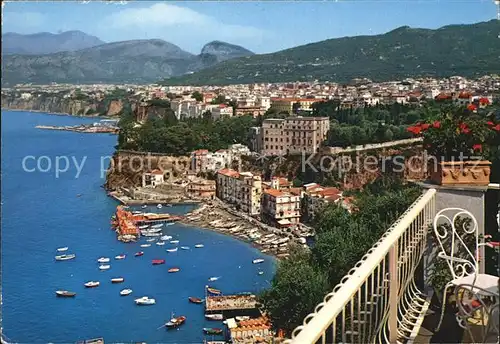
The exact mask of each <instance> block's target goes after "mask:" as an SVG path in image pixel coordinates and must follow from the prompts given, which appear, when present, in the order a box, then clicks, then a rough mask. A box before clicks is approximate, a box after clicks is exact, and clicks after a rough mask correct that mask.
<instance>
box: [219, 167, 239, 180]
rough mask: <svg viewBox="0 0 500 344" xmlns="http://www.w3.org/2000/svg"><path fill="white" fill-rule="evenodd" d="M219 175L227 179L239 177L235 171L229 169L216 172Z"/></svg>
mask: <svg viewBox="0 0 500 344" xmlns="http://www.w3.org/2000/svg"><path fill="white" fill-rule="evenodd" d="M217 173H219V174H222V175H224V176H228V177H236V178H237V177H239V176H240V174H239V173H238V172H237V171H235V170H231V169H230V168H223V169H222V170H219V172H217Z"/></svg>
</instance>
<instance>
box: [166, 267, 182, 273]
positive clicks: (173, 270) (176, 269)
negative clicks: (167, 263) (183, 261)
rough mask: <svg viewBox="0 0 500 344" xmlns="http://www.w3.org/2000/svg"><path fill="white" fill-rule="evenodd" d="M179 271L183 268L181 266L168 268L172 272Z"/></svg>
mask: <svg viewBox="0 0 500 344" xmlns="http://www.w3.org/2000/svg"><path fill="white" fill-rule="evenodd" d="M179 271H181V269H179V268H170V269H168V272H170V273H172V272H179Z"/></svg>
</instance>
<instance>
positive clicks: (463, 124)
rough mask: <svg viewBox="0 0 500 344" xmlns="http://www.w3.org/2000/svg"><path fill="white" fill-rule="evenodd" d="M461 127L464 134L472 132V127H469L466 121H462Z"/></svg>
mask: <svg viewBox="0 0 500 344" xmlns="http://www.w3.org/2000/svg"><path fill="white" fill-rule="evenodd" d="M459 128H460V131H461V132H462V133H464V134H469V133H470V129H469V127H468V126H467V124H466V123H460V126H459Z"/></svg>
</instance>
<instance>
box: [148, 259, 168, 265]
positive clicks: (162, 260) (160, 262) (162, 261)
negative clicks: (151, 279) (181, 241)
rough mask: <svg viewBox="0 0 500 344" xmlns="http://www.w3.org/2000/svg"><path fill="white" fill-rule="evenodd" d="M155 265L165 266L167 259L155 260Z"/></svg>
mask: <svg viewBox="0 0 500 344" xmlns="http://www.w3.org/2000/svg"><path fill="white" fill-rule="evenodd" d="M151 263H152V264H153V265H160V264H165V259H153V260H152V261H151Z"/></svg>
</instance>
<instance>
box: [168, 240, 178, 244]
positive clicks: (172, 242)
mask: <svg viewBox="0 0 500 344" xmlns="http://www.w3.org/2000/svg"><path fill="white" fill-rule="evenodd" d="M170 243H171V244H178V243H179V240H170Z"/></svg>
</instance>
